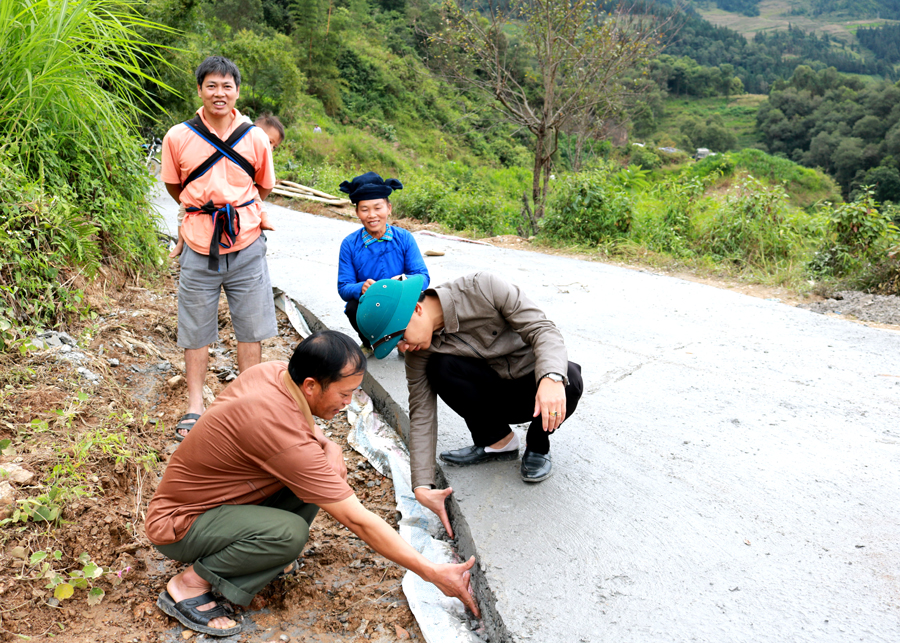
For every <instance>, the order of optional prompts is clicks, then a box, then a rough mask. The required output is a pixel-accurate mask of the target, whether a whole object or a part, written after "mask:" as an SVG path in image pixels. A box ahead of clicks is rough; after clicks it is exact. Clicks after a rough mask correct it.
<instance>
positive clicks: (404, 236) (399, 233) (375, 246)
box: [338, 172, 430, 348]
mask: <svg viewBox="0 0 900 643" xmlns="http://www.w3.org/2000/svg"><path fill="white" fill-rule="evenodd" d="M340 189H341V192H344V193H346V194H349V195H350V201H351V202H352V203H353V204H354V205H355V206H356V216H357V217H359V220H360V222H361V223H362V224H363V228H362V229H361V230H357V231H356V232H353V233H352V234H349V235H347V237H346V238H345V239H344V241H343V242H342V243H341V254H340V259H339V261H338V293H339V294H340V296H341V299H343V300H344V301H346V302H347V305H346V307H345V308H344V313H345V314H346V315H347V318H348V319H349V320H350V325H351V326H353V329H354V330H355V331H356V332H357V333H359V326H357V324H356V310H357V308H358V307H359V298H360V297H362V294H363V293H364V292H366V290H367V289H368V288H369V286H370V285H372V284H373V283H375V282H376V281H378V280H379V279H392V278H394V277H400V276H404V277H407V276H411V275H422V276H423V277H424V278H425V282H424V284H423V285H422V290H425V289H426V288H427V287H428V283H429V281H430V278H429V276H428V268H426V267H425V261H424V260H423V259H422V253H421V252H419V246H417V245H416V240H415V239H414V238H413V236H412V234H410V233H409V232H407V231H406V230H404V229H403V228H398V227H395V226H390V225H388V222H387V221H388V217H390V215H391V202H390V200H389V198H388V197H389V196H390V194H391V192H393V191H394V190H401V189H403V185H402V184H401V183H400V181H398V180H397V179H388V180H387V181H385V180H383V179H382V178H381V177H380V176H378V175H377V174H376V173H375V172H366V173H365V174H363V175H362V176H358V177H356V178H355V179H353V181H350V182H348V181H344V182H343V183H341V186H340ZM359 337H360V339H362V343H363V346H364V347H365V348H371V346H370V345H369V342H368V340H367V339H366V338H365V337H363V336H362V334H360V335H359Z"/></svg>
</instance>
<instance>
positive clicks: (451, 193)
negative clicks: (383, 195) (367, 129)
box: [394, 173, 519, 236]
mask: <svg viewBox="0 0 900 643" xmlns="http://www.w3.org/2000/svg"><path fill="white" fill-rule="evenodd" d="M395 194H396V196H395V197H394V215H395V216H397V217H400V218H403V217H412V218H415V219H419V220H421V221H436V222H438V223H442V224H444V225H446V226H448V227H450V228H453V229H455V230H473V231H475V232H479V233H482V234H486V235H488V236H494V235H497V234H506V233H509V232H512V230H513V223H514V222H515V221H516V219H517V217H518V215H519V206H518V204H517V202H516V201H515V200H514V199H511V198H509V197H507V196H505V195H503V194H502V193H500V192H498V191H497V190H494V189H491V188H490V187H489V186H488V185H487V184H486V183H483V182H465V183H461V182H459V181H456V180H453V178H452V177H451V176H444V177H439V176H435V175H431V174H421V173H420V174H416V175H415V176H412V177H410V178H409V179H408V180H404V189H403V190H402V191H401V192H398V193H395Z"/></svg>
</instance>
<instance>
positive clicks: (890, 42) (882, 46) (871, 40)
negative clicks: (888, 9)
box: [856, 25, 900, 64]
mask: <svg viewBox="0 0 900 643" xmlns="http://www.w3.org/2000/svg"><path fill="white" fill-rule="evenodd" d="M856 37H857V38H858V39H859V44H860V45H861V46H863V47H865V48H866V49H868V50H869V51H871V52H872V53H873V54H874V55H875V57H876V58H878V59H879V60H882V61H884V62H886V63H890V64H896V63H898V62H900V25H884V26H882V27H875V28H871V29H867V28H865V27H860V28H859V29H857V31H856Z"/></svg>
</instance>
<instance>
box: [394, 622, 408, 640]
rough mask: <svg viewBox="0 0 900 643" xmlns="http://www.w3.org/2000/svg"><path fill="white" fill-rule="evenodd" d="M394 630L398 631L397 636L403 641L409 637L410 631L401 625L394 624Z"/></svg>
mask: <svg viewBox="0 0 900 643" xmlns="http://www.w3.org/2000/svg"><path fill="white" fill-rule="evenodd" d="M394 630H395V631H396V634H397V638H398V639H400V640H401V641H405V640H406V639H408V638H409V632H407V631H406V630H404V629H403V628H402V627H400V626H399V625H394Z"/></svg>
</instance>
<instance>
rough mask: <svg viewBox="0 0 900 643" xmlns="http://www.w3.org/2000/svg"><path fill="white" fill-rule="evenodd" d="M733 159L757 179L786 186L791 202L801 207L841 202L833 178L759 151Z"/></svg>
mask: <svg viewBox="0 0 900 643" xmlns="http://www.w3.org/2000/svg"><path fill="white" fill-rule="evenodd" d="M730 156H731V159H732V161H733V162H734V165H735V167H736V168H737V169H740V170H745V171H747V172H749V173H750V174H752V175H753V176H755V177H757V178H765V179H767V180H768V181H769V182H770V183H786V188H787V190H788V192H789V193H790V195H791V199H792V200H793V201H794V202H795V203H796V204H797V205H799V206H801V207H806V206H808V205H811V204H813V203H816V202H817V201H823V200H828V201H831V202H835V201H840V200H841V193H840V188H838V185H837V184H836V183H835V182H834V180H833V179H832V178H831V177H829V176H828V175H826V174H824V173H822V172H819V171H817V170H813V169H810V168H807V167H803V166H802V165H799V164H797V163H794V162H793V161H791V160H788V159H785V158H780V157H777V156H772V155H771V154H766V153H765V152H763V151H762V150H756V149H749V148H748V149H745V150H741V151H740V152H734V153H732V154H731V155H730Z"/></svg>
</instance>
